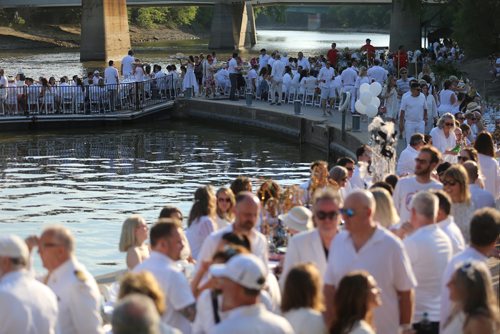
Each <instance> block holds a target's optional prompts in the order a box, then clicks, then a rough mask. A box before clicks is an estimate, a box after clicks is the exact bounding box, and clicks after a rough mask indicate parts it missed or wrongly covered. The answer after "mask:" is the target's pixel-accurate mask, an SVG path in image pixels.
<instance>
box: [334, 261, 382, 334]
mask: <svg viewBox="0 0 500 334" xmlns="http://www.w3.org/2000/svg"><path fill="white" fill-rule="evenodd" d="M381 304H382V302H381V300H380V289H379V287H378V285H377V282H376V281H375V279H374V278H373V277H372V276H371V275H370V274H369V273H367V272H366V271H354V272H351V273H349V274H347V275H346V276H344V277H343V278H342V279H341V280H340V283H339V286H338V288H337V290H336V291H335V301H334V305H335V310H334V311H335V316H334V319H333V324H332V327H331V328H330V333H331V334H375V330H374V326H373V310H374V309H375V308H376V307H378V306H380V305H381Z"/></svg>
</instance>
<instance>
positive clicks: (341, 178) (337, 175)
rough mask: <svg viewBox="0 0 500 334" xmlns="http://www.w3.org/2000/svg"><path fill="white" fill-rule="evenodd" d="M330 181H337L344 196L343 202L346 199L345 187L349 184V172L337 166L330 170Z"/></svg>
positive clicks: (340, 192)
mask: <svg viewBox="0 0 500 334" xmlns="http://www.w3.org/2000/svg"><path fill="white" fill-rule="evenodd" d="M329 178H330V180H333V181H335V183H336V184H337V185H338V187H339V190H338V191H339V194H340V195H341V196H342V200H344V198H345V197H346V195H347V194H346V191H345V186H346V184H347V180H348V179H349V171H348V170H347V168H345V167H342V166H335V167H333V168H332V169H330V173H329Z"/></svg>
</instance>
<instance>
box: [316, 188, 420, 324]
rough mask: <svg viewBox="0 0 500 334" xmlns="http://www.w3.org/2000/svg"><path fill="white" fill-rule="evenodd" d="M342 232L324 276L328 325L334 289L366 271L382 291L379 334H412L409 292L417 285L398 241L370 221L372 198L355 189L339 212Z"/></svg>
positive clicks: (370, 194)
mask: <svg viewBox="0 0 500 334" xmlns="http://www.w3.org/2000/svg"><path fill="white" fill-rule="evenodd" d="M341 213H342V216H343V218H344V222H345V229H346V230H345V231H342V232H340V233H339V234H337V235H336V236H335V239H334V242H332V246H331V248H330V256H329V257H328V265H327V269H326V273H325V287H324V293H325V301H326V303H327V305H326V306H327V312H326V319H327V325H329V322H331V320H332V318H331V315H332V310H333V307H334V305H333V300H334V299H333V296H334V294H335V287H336V286H338V284H339V282H340V280H341V279H342V277H343V276H345V275H346V274H348V273H350V272H352V271H355V270H366V271H368V272H369V273H370V274H371V275H372V276H373V277H374V278H375V280H376V281H377V283H378V285H379V287H380V288H381V297H382V306H380V307H378V308H377V309H375V312H374V320H375V326H376V328H377V332H378V333H399V330H400V329H401V330H402V333H404V334H406V333H411V327H410V326H411V325H410V324H411V316H412V304H413V301H412V293H413V288H414V287H415V285H416V280H415V277H414V275H413V272H412V269H411V265H410V262H409V260H408V256H407V255H406V252H405V250H404V247H403V245H402V243H401V241H400V240H399V239H398V238H397V237H395V236H394V235H393V234H392V233H391V232H389V231H388V230H386V229H384V228H382V227H380V226H379V224H378V223H377V222H375V221H374V220H373V215H374V213H375V198H374V197H373V194H372V193H371V192H369V191H367V190H355V191H353V192H352V193H351V194H350V195H349V196H348V197H347V198H346V200H345V203H344V208H343V209H342V210H341Z"/></svg>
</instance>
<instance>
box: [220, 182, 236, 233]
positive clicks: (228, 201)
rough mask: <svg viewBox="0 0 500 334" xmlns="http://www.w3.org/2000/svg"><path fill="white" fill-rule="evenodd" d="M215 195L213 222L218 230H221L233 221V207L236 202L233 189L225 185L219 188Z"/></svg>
mask: <svg viewBox="0 0 500 334" xmlns="http://www.w3.org/2000/svg"><path fill="white" fill-rule="evenodd" d="M215 197H216V198H217V209H216V216H215V224H216V226H217V229H218V230H222V229H223V228H225V227H226V226H229V225H230V224H231V223H232V222H233V221H234V213H233V207H234V205H235V203H236V202H235V198H234V194H233V191H232V190H231V189H230V188H226V187H222V188H219V190H217V193H216V194H215Z"/></svg>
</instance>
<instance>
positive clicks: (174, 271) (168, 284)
mask: <svg viewBox="0 0 500 334" xmlns="http://www.w3.org/2000/svg"><path fill="white" fill-rule="evenodd" d="M181 234H182V230H181V227H180V226H179V225H178V224H177V223H174V222H158V223H156V224H155V225H154V226H153V227H152V228H151V231H150V244H151V256H150V257H149V258H147V259H146V260H145V261H144V262H142V263H140V264H138V265H137V266H136V267H135V268H134V270H133V271H134V272H136V273H138V272H141V271H149V272H151V273H152V274H153V276H154V277H155V278H156V280H157V281H158V283H159V285H160V287H161V289H162V290H163V293H164V294H165V299H166V304H167V305H166V306H167V311H166V312H165V314H164V315H163V317H162V320H163V322H165V323H166V324H167V325H170V326H172V327H175V328H178V329H180V330H181V331H182V333H184V334H186V333H187V334H189V333H191V322H193V321H194V318H195V316H196V300H195V298H194V296H193V294H192V292H191V288H190V286H189V283H188V281H187V279H186V277H185V276H184V274H183V273H182V271H181V269H180V268H179V267H178V266H177V265H176V263H175V261H178V260H179V259H180V255H181V251H182V248H183V247H184V245H183V242H182V236H181Z"/></svg>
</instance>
